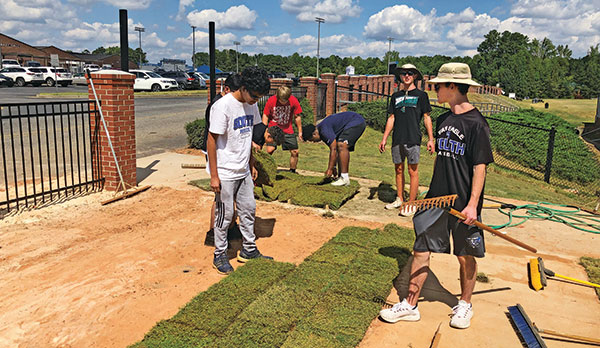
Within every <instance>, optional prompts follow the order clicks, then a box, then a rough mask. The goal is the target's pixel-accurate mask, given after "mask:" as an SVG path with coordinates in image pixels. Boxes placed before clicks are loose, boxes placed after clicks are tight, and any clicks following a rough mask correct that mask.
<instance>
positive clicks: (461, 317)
mask: <svg viewBox="0 0 600 348" xmlns="http://www.w3.org/2000/svg"><path fill="white" fill-rule="evenodd" d="M472 317H473V306H472V305H471V304H470V303H467V302H465V301H463V300H460V301H458V304H457V305H456V306H454V307H453V308H452V319H451V320H450V326H452V327H454V328H457V329H466V328H468V327H469V326H471V318H472Z"/></svg>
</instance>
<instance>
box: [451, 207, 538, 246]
mask: <svg viewBox="0 0 600 348" xmlns="http://www.w3.org/2000/svg"><path fill="white" fill-rule="evenodd" d="M448 212H449V213H450V214H452V215H454V216H456V217H457V218H459V219H461V220H466V219H467V216H466V215H465V214H463V213H461V212H459V211H458V210H455V209H453V208H448ZM474 224H475V226H477V227H479V228H481V229H482V230H486V231H488V232H490V233H492V234H495V235H496V236H498V237H500V238H502V239H505V240H507V241H509V242H511V243H513V244H516V245H518V246H520V247H521V248H523V249H526V250H529V251H531V252H532V253H537V249H536V248H534V247H532V246H530V245H527V244H525V243H523V242H521V241H519V240H516V239H514V238H513V237H511V236H507V235H505V234H503V233H502V232H500V231H497V230H495V229H493V228H491V227H490V226H488V225H486V224H483V223H481V222H479V221H475V222H474Z"/></svg>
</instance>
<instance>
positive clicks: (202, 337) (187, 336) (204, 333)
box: [132, 260, 294, 348]
mask: <svg viewBox="0 0 600 348" xmlns="http://www.w3.org/2000/svg"><path fill="white" fill-rule="evenodd" d="M293 269H294V265H293V264H290V263H283V262H273V261H267V260H252V261H250V262H248V263H247V264H246V265H244V266H241V267H239V268H238V269H237V270H236V271H235V272H233V274H231V275H229V276H227V277H226V278H224V279H223V280H221V281H220V282H218V283H217V284H214V285H212V286H211V287H210V288H208V289H207V290H206V291H204V292H201V293H200V294H199V295H198V296H196V297H195V298H194V299H192V300H191V301H190V302H189V303H188V304H187V305H185V306H184V307H183V308H182V309H181V310H180V311H179V312H178V313H177V314H176V315H175V316H174V317H173V318H171V319H168V320H163V321H160V322H159V323H158V324H157V325H156V326H155V327H154V328H152V330H150V332H148V333H147V334H146V336H145V337H144V339H143V340H142V341H141V342H139V343H137V344H135V345H133V346H132V347H135V348H142V347H144V348H145V347H148V348H150V347H164V348H167V347H169V348H170V347H178V348H179V347H212V346H214V344H213V343H214V341H215V340H216V339H217V338H218V337H219V336H220V335H223V334H224V332H225V330H226V329H227V327H228V326H229V325H231V323H232V322H233V321H234V319H235V318H236V317H237V316H238V315H239V313H241V312H242V310H243V309H244V308H246V307H247V306H248V305H249V304H250V303H252V302H253V301H254V300H255V299H256V298H257V297H258V296H259V295H260V294H261V293H263V292H264V291H265V290H266V289H268V288H269V287H271V286H272V285H273V284H274V283H276V282H278V281H279V280H280V279H281V278H283V277H284V276H285V275H287V274H288V273H289V272H291V271H292V270H293Z"/></svg>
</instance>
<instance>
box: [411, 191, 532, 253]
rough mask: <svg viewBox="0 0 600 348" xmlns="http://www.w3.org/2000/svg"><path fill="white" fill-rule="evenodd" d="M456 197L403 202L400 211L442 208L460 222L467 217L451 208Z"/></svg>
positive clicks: (485, 227) (523, 245) (512, 241)
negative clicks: (410, 208) (408, 208)
mask: <svg viewBox="0 0 600 348" xmlns="http://www.w3.org/2000/svg"><path fill="white" fill-rule="evenodd" d="M457 197H458V195H447V196H440V197H434V198H426V199H419V200H416V201H411V202H404V203H402V205H401V206H400V209H405V208H407V207H414V208H416V209H417V210H420V209H429V208H442V209H444V210H446V211H447V212H448V213H450V214H451V215H454V216H455V217H457V218H459V219H461V220H466V219H467V217H466V216H465V215H464V214H463V213H461V212H459V211H458V210H455V209H453V208H452V205H453V204H454V201H455V200H456V198H457ZM474 225H475V226H477V227H479V228H481V229H482V230H486V231H488V232H490V233H492V234H494V235H496V236H498V237H500V238H502V239H504V240H507V241H509V242H511V243H513V244H516V245H518V246H520V247H521V248H523V249H526V250H529V251H531V252H532V253H537V249H536V248H534V247H532V246H530V245H527V244H525V243H523V242H521V241H519V240H517V239H515V238H513V237H511V236H508V235H505V234H503V233H502V232H500V231H497V230H495V229H493V228H491V227H490V226H488V225H486V224H484V223H481V222H479V221H475V222H474Z"/></svg>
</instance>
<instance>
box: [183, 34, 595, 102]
mask: <svg viewBox="0 0 600 348" xmlns="http://www.w3.org/2000/svg"><path fill="white" fill-rule="evenodd" d="M484 38H485V39H484V40H483V41H482V42H481V43H480V44H479V46H478V47H477V52H478V53H477V54H476V55H474V56H473V57H468V56H465V57H460V56H456V57H450V56H445V55H435V56H419V57H414V56H406V57H400V53H399V52H398V51H391V52H387V53H386V54H385V55H383V57H381V58H377V57H369V58H361V57H359V56H357V57H344V58H342V57H339V56H337V55H330V56H329V57H322V58H321V59H320V61H319V72H320V73H335V74H338V75H339V74H344V73H345V72H346V67H347V66H348V65H352V66H354V68H355V73H356V74H360V75H381V74H386V73H387V69H388V66H387V62H388V55H389V60H390V61H397V62H398V64H399V65H402V64H405V63H411V64H414V65H416V66H417V67H418V68H419V70H421V72H422V73H423V74H427V75H435V74H436V73H437V70H438V69H439V67H440V66H441V65H442V64H444V63H447V62H450V61H454V62H463V63H467V64H469V65H470V66H471V71H472V73H473V77H474V79H475V80H476V81H478V82H479V83H482V84H486V85H492V86H496V85H499V86H500V87H501V88H502V89H503V90H504V91H505V92H506V93H516V95H517V96H519V97H529V98H534V97H537V98H573V97H574V98H593V97H596V96H598V93H599V92H600V52H599V47H598V45H595V46H592V47H590V49H589V50H588V52H587V54H586V55H585V56H584V57H581V58H573V57H572V54H573V52H572V51H571V49H569V46H568V45H564V46H563V45H558V46H555V45H554V44H553V43H552V41H551V40H550V39H548V38H544V39H543V40H538V39H530V38H529V37H527V36H526V35H523V34H521V33H518V32H510V31H504V32H502V33H500V32H498V31H496V30H492V31H490V32H489V33H488V34H486V35H485V36H484ZM237 59H238V61H237V66H238V67H239V70H240V71H241V70H242V69H243V68H245V67H246V66H251V65H258V66H260V67H263V68H265V69H266V70H267V71H269V72H284V73H292V74H294V75H296V76H315V75H316V66H317V60H316V57H309V56H302V55H300V54H298V53H294V54H292V55H290V56H281V55H274V54H256V55H249V54H247V53H243V52H242V53H239V54H238V57H237ZM215 61H216V62H217V68H219V69H221V70H223V71H236V51H235V50H234V49H227V50H216V52H215ZM194 63H195V65H196V66H198V65H203V64H209V55H208V53H205V52H198V53H196V55H195V56H194Z"/></svg>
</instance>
